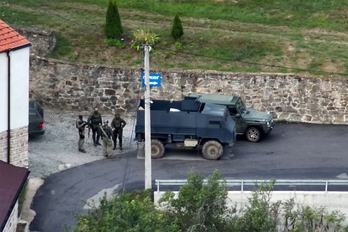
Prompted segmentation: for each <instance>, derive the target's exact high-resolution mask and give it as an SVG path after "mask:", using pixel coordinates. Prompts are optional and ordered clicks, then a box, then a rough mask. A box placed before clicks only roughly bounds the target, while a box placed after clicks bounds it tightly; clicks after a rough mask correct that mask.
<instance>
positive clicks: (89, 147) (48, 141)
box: [29, 110, 137, 177]
mask: <svg viewBox="0 0 348 232" xmlns="http://www.w3.org/2000/svg"><path fill="white" fill-rule="evenodd" d="M102 116H103V120H109V125H110V124H111V120H112V119H113V115H102ZM87 118H88V115H84V120H87ZM76 119H77V113H66V112H55V111H50V110H45V118H44V120H45V124H44V127H45V130H46V132H45V134H44V135H42V136H36V137H31V138H29V170H30V171H31V173H30V177H46V176H48V175H50V174H53V173H56V172H59V171H62V170H64V169H67V168H71V167H75V166H79V165H82V164H85V163H89V162H92V161H96V160H101V159H105V157H104V156H103V154H102V152H103V147H102V146H97V147H94V146H93V141H92V131H91V132H90V137H89V138H88V136H87V134H88V129H87V128H86V139H85V150H86V151H87V153H81V152H78V147H77V143H78V131H77V129H76V127H75V122H76ZM124 120H125V121H126V122H127V125H126V127H125V128H124V131H123V137H124V139H123V143H124V150H123V151H120V150H116V151H113V152H114V153H115V154H122V153H125V152H128V151H132V150H135V149H136V145H137V144H136V143H135V142H133V139H132V138H134V125H135V118H134V117H125V118H124Z"/></svg>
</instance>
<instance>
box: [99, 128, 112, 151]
mask: <svg viewBox="0 0 348 232" xmlns="http://www.w3.org/2000/svg"><path fill="white" fill-rule="evenodd" d="M108 123H109V122H105V123H104V125H103V127H102V128H100V129H101V132H102V133H101V138H102V140H103V152H104V156H105V157H108V156H111V155H112V151H111V148H112V141H111V136H112V129H111V127H110V126H109V125H108Z"/></svg>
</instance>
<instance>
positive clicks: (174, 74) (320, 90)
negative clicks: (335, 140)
mask: <svg viewBox="0 0 348 232" xmlns="http://www.w3.org/2000/svg"><path fill="white" fill-rule="evenodd" d="M30 72H31V73H30V76H31V80H30V98H31V99H36V100H39V102H40V103H41V104H42V105H43V106H44V107H47V108H54V109H62V110H63V109H64V110H78V111H91V110H92V108H93V107H94V106H98V107H99V108H101V111H102V112H110V113H111V112H115V111H120V112H126V113H127V112H131V111H135V110H136V104H137V100H136V99H138V98H140V97H142V96H143V88H142V87H141V83H140V73H139V70H135V69H126V68H117V67H104V66H92V65H77V64H69V63H66V62H62V61H55V60H52V59H43V58H33V59H32V60H31V69H30ZM151 73H160V74H161V75H162V87H153V88H152V90H151V91H152V98H153V99H169V100H171V99H175V100H179V99H182V97H183V96H184V95H187V94H188V93H190V92H205V93H219V94H236V95H240V96H242V98H243V100H244V101H245V103H246V105H247V107H250V108H253V109H256V110H260V111H265V112H266V111H269V112H272V113H273V115H274V117H275V118H276V119H286V120H290V121H302V122H313V123H316V122H322V123H348V116H347V112H348V105H347V103H348V79H344V78H337V79H334V78H331V79H330V78H312V77H305V76H299V75H297V74H267V73H264V74H260V73H231V72H217V71H202V70H195V71H178V70H151Z"/></svg>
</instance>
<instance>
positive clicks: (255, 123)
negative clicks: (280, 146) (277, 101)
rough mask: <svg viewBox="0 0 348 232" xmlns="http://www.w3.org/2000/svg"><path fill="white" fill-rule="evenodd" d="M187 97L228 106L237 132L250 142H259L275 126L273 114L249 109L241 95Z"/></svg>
mask: <svg viewBox="0 0 348 232" xmlns="http://www.w3.org/2000/svg"><path fill="white" fill-rule="evenodd" d="M185 99H196V101H199V102H201V103H211V104H219V105H224V106H227V108H228V111H229V113H230V115H231V117H232V119H233V120H234V121H235V123H236V128H237V134H240V135H245V137H246V139H247V140H248V141H250V142H255V143H256V142H258V141H259V140H260V138H261V137H262V136H263V135H266V134H269V133H270V132H271V131H272V129H273V127H274V121H273V116H272V115H271V114H268V113H264V112H260V111H256V110H252V109H247V108H246V107H245V105H244V103H243V101H242V99H241V97H239V96H230V95H220V94H202V93H191V94H189V96H187V97H185Z"/></svg>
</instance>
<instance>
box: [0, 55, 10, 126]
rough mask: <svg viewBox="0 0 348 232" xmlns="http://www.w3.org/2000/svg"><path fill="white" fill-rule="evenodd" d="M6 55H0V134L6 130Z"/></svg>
mask: <svg viewBox="0 0 348 232" xmlns="http://www.w3.org/2000/svg"><path fill="white" fill-rule="evenodd" d="M7 69H8V68H7V54H6V52H2V53H0V109H1V110H0V133H1V132H3V131H6V130H7Z"/></svg>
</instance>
